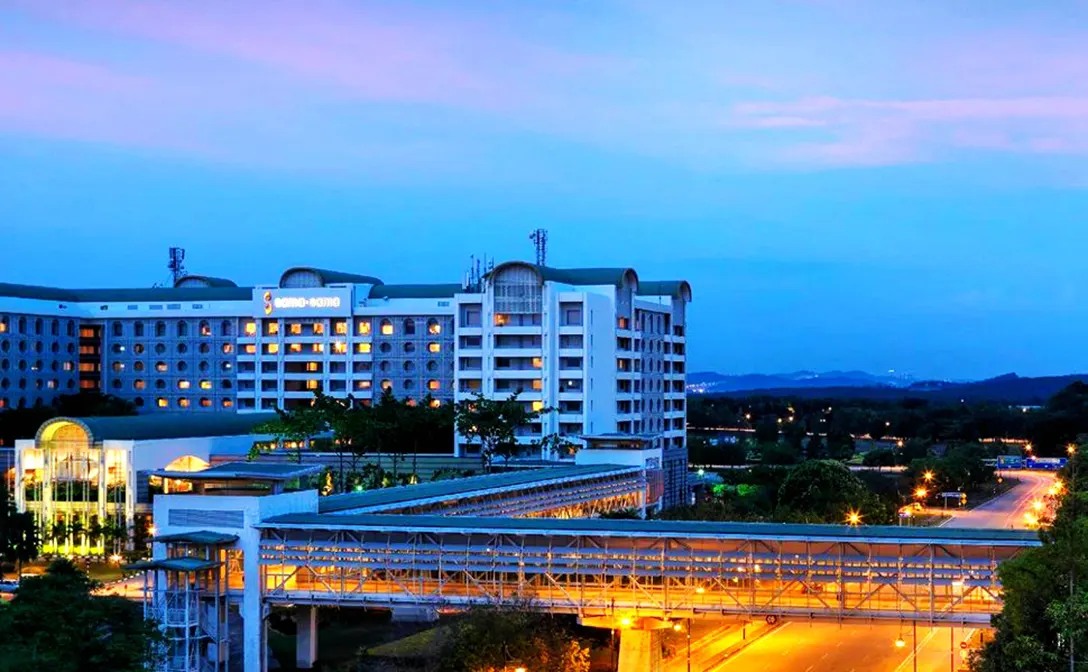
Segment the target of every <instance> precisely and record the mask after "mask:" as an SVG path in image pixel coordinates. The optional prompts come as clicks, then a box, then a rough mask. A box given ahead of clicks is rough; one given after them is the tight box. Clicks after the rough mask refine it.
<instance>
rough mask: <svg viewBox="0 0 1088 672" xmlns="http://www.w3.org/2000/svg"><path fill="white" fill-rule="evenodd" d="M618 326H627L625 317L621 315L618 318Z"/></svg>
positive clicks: (621, 327) (624, 327)
mask: <svg viewBox="0 0 1088 672" xmlns="http://www.w3.org/2000/svg"><path fill="white" fill-rule="evenodd" d="M619 328H620V329H626V328H627V318H626V317H621V318H620V319H619Z"/></svg>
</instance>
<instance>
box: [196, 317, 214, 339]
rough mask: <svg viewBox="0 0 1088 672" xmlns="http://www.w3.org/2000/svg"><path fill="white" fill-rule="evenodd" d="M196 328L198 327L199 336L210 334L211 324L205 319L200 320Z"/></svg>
mask: <svg viewBox="0 0 1088 672" xmlns="http://www.w3.org/2000/svg"><path fill="white" fill-rule="evenodd" d="M198 328H199V329H200V335H201V336H211V335H212V325H210V324H208V321H207V320H201V321H200V326H199V327H198Z"/></svg>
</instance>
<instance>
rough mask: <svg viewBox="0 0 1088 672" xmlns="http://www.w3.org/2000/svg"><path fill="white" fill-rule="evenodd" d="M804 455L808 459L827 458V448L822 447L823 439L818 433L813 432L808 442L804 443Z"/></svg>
mask: <svg viewBox="0 0 1088 672" xmlns="http://www.w3.org/2000/svg"><path fill="white" fill-rule="evenodd" d="M805 457H806V458H808V459H810V460H823V459H826V458H827V449H826V448H825V447H824V440H823V438H821V437H820V435H819V434H813V435H812V436H810V437H809V438H808V444H806V445H805Z"/></svg>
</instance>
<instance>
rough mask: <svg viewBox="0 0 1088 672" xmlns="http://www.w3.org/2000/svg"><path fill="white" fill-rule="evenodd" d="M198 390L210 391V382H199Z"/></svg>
mask: <svg viewBox="0 0 1088 672" xmlns="http://www.w3.org/2000/svg"><path fill="white" fill-rule="evenodd" d="M200 389H202V390H210V389H212V381H210V380H202V381H200Z"/></svg>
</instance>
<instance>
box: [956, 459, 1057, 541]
mask: <svg viewBox="0 0 1088 672" xmlns="http://www.w3.org/2000/svg"><path fill="white" fill-rule="evenodd" d="M1002 475H1003V476H1004V477H1005V478H1015V479H1017V480H1019V481H1020V482H1019V483H1018V484H1017V485H1016V486H1015V487H1013V488H1012V489H1010V490H1009V491H1008V492H1006V493H1004V494H1002V495H1001V496H1000V497H997V498H995V499H993V500H990V501H989V502H986V503H985V504H983V505H981V506H978V507H976V508H974V509H970V510H963V511H961V510H959V509H955V510H950V512H951V513H952V515H953V517H952V518H951V519H950V520H949V521H947V522H946V523H944V524H943V525H941V527H949V528H990V529H1009V528H1013V529H1027V528H1028V527H1029V525H1028V523H1027V521H1026V520H1025V519H1024V513H1026V512H1027V511H1029V510H1030V509H1031V503H1032V501H1033V500H1035V499H1046V494H1047V490H1048V489H1049V488H1050V486H1051V485H1053V484H1054V480H1055V475H1054V474H1053V473H1049V472H1040V471H1003V472H1002Z"/></svg>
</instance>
